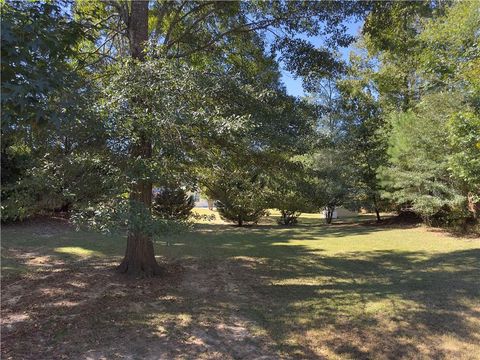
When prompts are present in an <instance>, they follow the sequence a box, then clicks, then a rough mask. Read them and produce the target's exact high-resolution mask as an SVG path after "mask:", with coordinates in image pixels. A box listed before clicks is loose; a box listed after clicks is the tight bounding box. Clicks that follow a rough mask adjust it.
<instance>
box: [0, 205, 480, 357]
mask: <svg viewBox="0 0 480 360" xmlns="http://www.w3.org/2000/svg"><path fill="white" fill-rule="evenodd" d="M366 218H368V217H365V216H364V217H363V218H362V219H350V220H355V222H348V221H344V222H343V223H342V222H339V221H337V222H336V223H334V224H333V225H331V226H326V225H323V224H321V221H320V219H318V218H317V217H316V216H315V215H310V214H307V215H304V216H303V217H302V218H301V219H300V220H301V224H299V225H298V226H297V227H293V228H290V227H278V226H276V225H274V224H273V223H274V220H272V218H270V219H267V220H265V222H264V223H261V224H259V225H257V226H254V227H250V228H238V227H233V226H230V225H227V224H224V223H221V222H220V221H214V222H210V223H197V224H196V225H195V228H194V230H193V231H192V232H190V233H185V234H180V235H178V236H176V238H174V239H172V238H170V239H169V243H168V245H167V243H166V242H165V239H161V240H159V241H157V242H156V243H155V247H156V252H157V254H161V256H159V257H158V259H157V260H158V261H159V263H161V264H164V265H165V266H166V269H167V272H166V273H165V274H164V275H163V276H160V277H156V278H151V279H145V280H138V279H133V278H129V277H125V276H122V275H120V274H117V273H115V271H113V270H114V267H115V266H116V265H117V264H118V261H119V259H120V258H121V256H122V255H123V247H124V245H125V241H126V239H125V238H120V237H115V236H102V235H98V234H96V233H91V232H75V231H74V230H73V229H72V228H71V227H69V226H68V225H66V224H65V223H64V222H62V221H60V220H58V221H54V220H48V221H47V220H36V221H30V222H28V223H26V224H21V225H8V226H4V227H3V229H2V256H3V257H4V258H3V259H2V276H3V281H2V343H3V344H2V358H3V359H19V358H22V359H39V358H42V359H47V358H49V359H53V358H83V359H103V358H125V359H140V358H142V359H194V358H195V359H323V358H325V359H326V358H328V359H372V358H375V359H402V358H404V359H413V358H415V359H422V358H425V359H427V358H428V359H432V358H436V359H442V358H445V359H475V358H476V359H478V354H480V335H479V332H478V329H479V328H480V301H479V300H480V240H479V239H478V238H459V237H453V236H451V235H448V234H446V233H444V232H442V231H440V230H438V231H437V230H435V229H427V228H425V227H423V226H415V225H410V226H406V225H403V226H391V225H390V226H386V225H383V226H382V225H373V224H372V223H370V222H365V221H362V220H364V219H366Z"/></svg>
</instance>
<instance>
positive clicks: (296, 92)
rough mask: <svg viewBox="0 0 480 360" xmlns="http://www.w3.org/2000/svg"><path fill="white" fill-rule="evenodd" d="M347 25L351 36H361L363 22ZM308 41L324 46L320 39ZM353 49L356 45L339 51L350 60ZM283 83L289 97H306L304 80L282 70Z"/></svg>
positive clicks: (314, 38)
mask: <svg viewBox="0 0 480 360" xmlns="http://www.w3.org/2000/svg"><path fill="white" fill-rule="evenodd" d="M345 25H347V29H348V30H347V32H348V33H349V34H351V35H354V36H358V35H359V34H360V30H361V28H362V25H363V22H359V21H352V22H348V23H346V24H345ZM307 39H309V40H310V41H311V42H312V43H313V44H314V45H319V46H320V45H321V44H322V38H320V37H308V38H307ZM353 47H354V44H352V45H350V46H349V47H347V48H339V49H338V50H339V53H340V54H341V56H342V57H343V58H344V59H345V60H348V56H349V54H350V51H351V50H352V49H353ZM282 81H283V83H284V84H285V86H286V88H287V93H288V94H289V95H293V96H303V95H305V92H304V91H303V88H302V79H300V78H297V79H295V78H294V76H293V75H292V74H291V73H290V72H288V71H286V70H283V69H282Z"/></svg>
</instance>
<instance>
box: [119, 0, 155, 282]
mask: <svg viewBox="0 0 480 360" xmlns="http://www.w3.org/2000/svg"><path fill="white" fill-rule="evenodd" d="M130 9H131V10H130V11H131V12H130V16H129V19H128V21H127V25H128V36H129V41H130V52H131V56H132V58H134V59H137V60H140V61H142V60H144V58H145V52H144V50H145V44H146V42H147V40H148V1H134V0H132V1H131V2H130ZM131 155H132V158H137V157H140V158H141V159H149V158H151V157H152V143H151V141H150V139H149V138H148V137H147V136H145V134H140V141H139V142H138V144H135V145H133V146H132V149H131ZM130 202H131V205H130V206H134V205H136V204H141V205H143V206H144V207H145V208H146V209H147V210H148V212H150V211H151V206H152V182H151V181H148V180H147V181H145V180H138V181H137V182H136V183H135V185H133V186H132V188H131V189H130ZM132 216H134V215H133V214H132ZM117 270H118V271H119V272H121V273H127V274H131V275H135V276H145V277H150V276H154V275H157V274H160V273H161V267H160V266H159V265H158V264H157V261H156V259H155V251H154V248H153V242H152V239H151V238H150V236H149V235H147V234H145V233H143V232H142V231H141V230H139V229H138V228H136V227H134V228H133V229H129V231H128V238H127V249H126V251H125V257H124V258H123V261H122V263H121V264H120V265H119V266H118V268H117Z"/></svg>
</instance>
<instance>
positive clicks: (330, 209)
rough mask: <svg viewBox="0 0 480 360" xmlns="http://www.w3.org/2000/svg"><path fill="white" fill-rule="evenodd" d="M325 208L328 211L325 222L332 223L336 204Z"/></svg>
mask: <svg viewBox="0 0 480 360" xmlns="http://www.w3.org/2000/svg"><path fill="white" fill-rule="evenodd" d="M325 209H326V210H327V213H326V214H325V222H326V223H327V224H331V223H332V219H333V212H334V211H335V206H327V207H326V208H325Z"/></svg>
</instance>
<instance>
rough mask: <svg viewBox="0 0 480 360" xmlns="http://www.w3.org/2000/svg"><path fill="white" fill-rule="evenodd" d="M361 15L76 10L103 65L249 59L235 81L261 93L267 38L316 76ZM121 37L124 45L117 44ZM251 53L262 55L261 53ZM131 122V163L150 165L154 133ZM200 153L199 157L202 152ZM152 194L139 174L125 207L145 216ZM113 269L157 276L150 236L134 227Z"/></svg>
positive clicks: (315, 8) (134, 7) (225, 9)
mask: <svg viewBox="0 0 480 360" xmlns="http://www.w3.org/2000/svg"><path fill="white" fill-rule="evenodd" d="M298 5H300V6H298ZM365 8H366V5H362V4H357V3H350V2H345V3H331V2H329V3H323V2H322V3H320V2H302V3H291V2H285V3H284V2H276V1H273V2H260V3H257V2H191V1H179V2H163V1H156V2H147V1H130V2H116V1H104V2H99V3H96V4H88V3H83V4H82V3H80V4H79V5H78V6H77V14H78V15H79V17H80V18H81V19H83V20H84V23H85V24H86V26H90V27H91V28H92V29H93V30H94V31H96V34H97V36H98V40H97V44H98V46H97V47H96V48H95V50H96V51H97V52H98V53H99V55H100V56H101V59H102V60H101V61H102V62H103V63H106V64H108V63H111V62H112V61H118V60H119V59H121V58H122V57H125V56H126V54H128V56H130V57H131V58H132V59H133V60H134V61H132V63H131V64H132V66H139V65H138V64H139V63H142V62H144V60H145V58H146V57H147V56H148V57H149V58H150V59H151V60H152V61H155V59H161V58H165V59H167V62H168V61H170V62H171V63H172V64H175V63H179V62H180V63H188V64H191V65H192V66H194V67H195V68H197V69H200V70H202V69H203V70H209V69H210V68H211V67H212V66H213V67H214V68H215V67H217V66H220V67H221V68H222V69H227V70H228V69H233V70H235V69H237V70H238V69H239V68H242V69H244V70H245V69H247V68H248V66H247V64H246V63H245V62H244V61H243V60H242V58H247V59H248V57H251V59H250V60H255V61H256V60H262V61H258V64H259V65H256V66H257V68H251V66H250V69H249V70H250V73H248V72H247V71H241V72H240V73H243V74H246V75H247V78H244V79H243V80H242V79H241V78H240V79H239V80H240V81H247V82H250V83H251V81H252V79H253V78H257V80H258V79H260V80H261V82H260V83H261V84H262V86H266V87H268V86H269V85H268V82H266V81H270V82H271V81H272V80H273V81H274V82H273V84H275V86H278V84H279V83H278V75H277V78H276V79H275V77H274V78H271V79H272V80H270V79H269V78H259V76H261V74H262V73H265V72H262V71H261V70H263V69H262V66H263V67H264V68H265V66H267V67H268V66H270V65H268V61H271V60H268V57H265V56H264V55H263V49H262V48H263V47H265V45H266V43H267V41H266V40H267V37H266V34H267V32H269V33H274V34H275V35H274V41H273V42H272V50H275V51H279V52H280V53H281V54H282V57H283V59H284V60H285V62H286V63H287V64H295V67H296V69H298V71H299V72H300V71H306V70H305V69H310V68H311V64H312V63H313V62H315V63H316V64H317V65H316V67H317V68H318V69H316V71H323V72H329V71H333V70H334V69H336V68H337V65H338V64H337V61H336V60H335V58H334V57H332V56H330V51H331V49H332V48H334V47H335V46H336V45H337V44H340V45H346V44H348V43H349V42H350V41H351V40H352V39H351V37H350V36H348V35H346V34H345V32H344V28H343V27H342V22H343V21H344V20H345V19H346V18H347V17H349V16H357V15H359V14H361V13H363V11H364V9H365ZM98 24H101V25H98ZM298 32H306V33H308V34H309V35H323V36H325V38H326V39H327V41H326V45H325V47H322V48H321V49H316V48H315V47H314V46H313V45H311V44H310V43H308V42H305V41H304V40H301V39H300V38H297V36H296V33H298ZM125 38H126V39H128V42H125V41H123V40H122V39H125ZM252 44H254V46H252ZM257 49H262V50H261V51H260V53H259V52H258V50H257ZM235 54H238V55H237V56H236V55H235ZM299 55H301V56H299ZM271 59H273V58H271ZM262 64H265V66H264V65H262ZM213 72H215V71H213ZM270 74H273V73H272V72H270ZM212 76H215V75H212ZM258 90H259V91H260V92H261V91H262V90H260V89H258ZM158 91H161V89H158ZM130 95H131V96H132V98H131V99H130V104H132V106H134V107H138V105H141V104H142V103H143V102H145V101H146V100H147V99H145V94H144V95H143V96H142V95H135V94H130ZM152 95H153V93H152ZM229 101H232V102H234V101H235V100H234V99H229ZM147 102H148V101H147ZM250 105H251V104H250ZM237 107H238V106H237ZM241 107H242V108H243V109H241V110H238V109H234V108H232V109H231V113H230V114H229V116H234V115H238V114H239V115H241V116H243V115H247V114H246V111H245V106H241ZM263 108H264V109H267V108H266V107H263ZM266 111H267V113H264V114H261V115H263V116H265V117H266V118H271V117H272V113H269V110H266ZM136 114H138V112H136ZM224 115H225V114H224ZM256 118H257V119H258V118H259V116H257V117H256ZM134 120H135V121H133V122H132V126H133V129H134V131H133V133H132V135H133V139H131V140H132V141H130V145H129V146H130V156H131V158H135V159H139V160H140V161H143V160H144V163H148V162H149V161H150V160H149V159H150V158H151V157H152V151H154V147H152V138H151V136H152V134H151V133H150V132H149V131H145V129H142V126H140V124H141V123H142V120H141V119H134ZM272 124H273V123H272ZM272 130H274V129H273V128H271V129H269V128H268V127H263V126H258V127H257V128H256V129H255V128H254V127H246V129H245V130H244V133H245V132H246V134H244V135H248V132H250V135H253V133H254V131H255V132H256V133H257V134H256V136H255V137H253V136H252V141H253V142H251V143H250V145H249V146H254V147H257V148H258V147H260V146H262V147H265V146H268V141H267V140H268V138H272V137H273V134H272ZM290 131H291V130H290ZM280 134H281V132H280V133H279V135H280ZM285 135H288V133H286V134H285ZM162 140H163V139H160V141H162ZM265 141H266V142H265ZM278 143H279V142H278ZM199 153H201V154H204V155H205V152H199ZM199 155H200V154H199ZM151 189H152V178H151V177H149V176H145V174H142V173H139V174H138V178H137V179H136V181H133V182H132V186H131V188H130V198H131V199H130V200H131V208H132V209H138V207H139V206H140V205H141V206H143V208H144V209H145V210H144V212H146V213H148V212H149V209H150V206H151ZM137 212H138V211H137V210H135V211H134V214H132V216H136V214H137ZM119 270H120V271H122V272H127V273H135V274H143V275H146V276H151V275H154V274H156V273H158V272H159V271H160V270H159V267H158V265H157V263H156V261H155V256H154V252H153V243H152V240H151V238H150V236H149V235H148V233H146V232H145V233H143V232H142V230H140V228H138V227H134V228H133V229H132V228H131V229H130V231H129V235H128V240H127V251H126V254H125V258H124V260H123V261H122V264H121V265H120V267H119Z"/></svg>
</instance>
